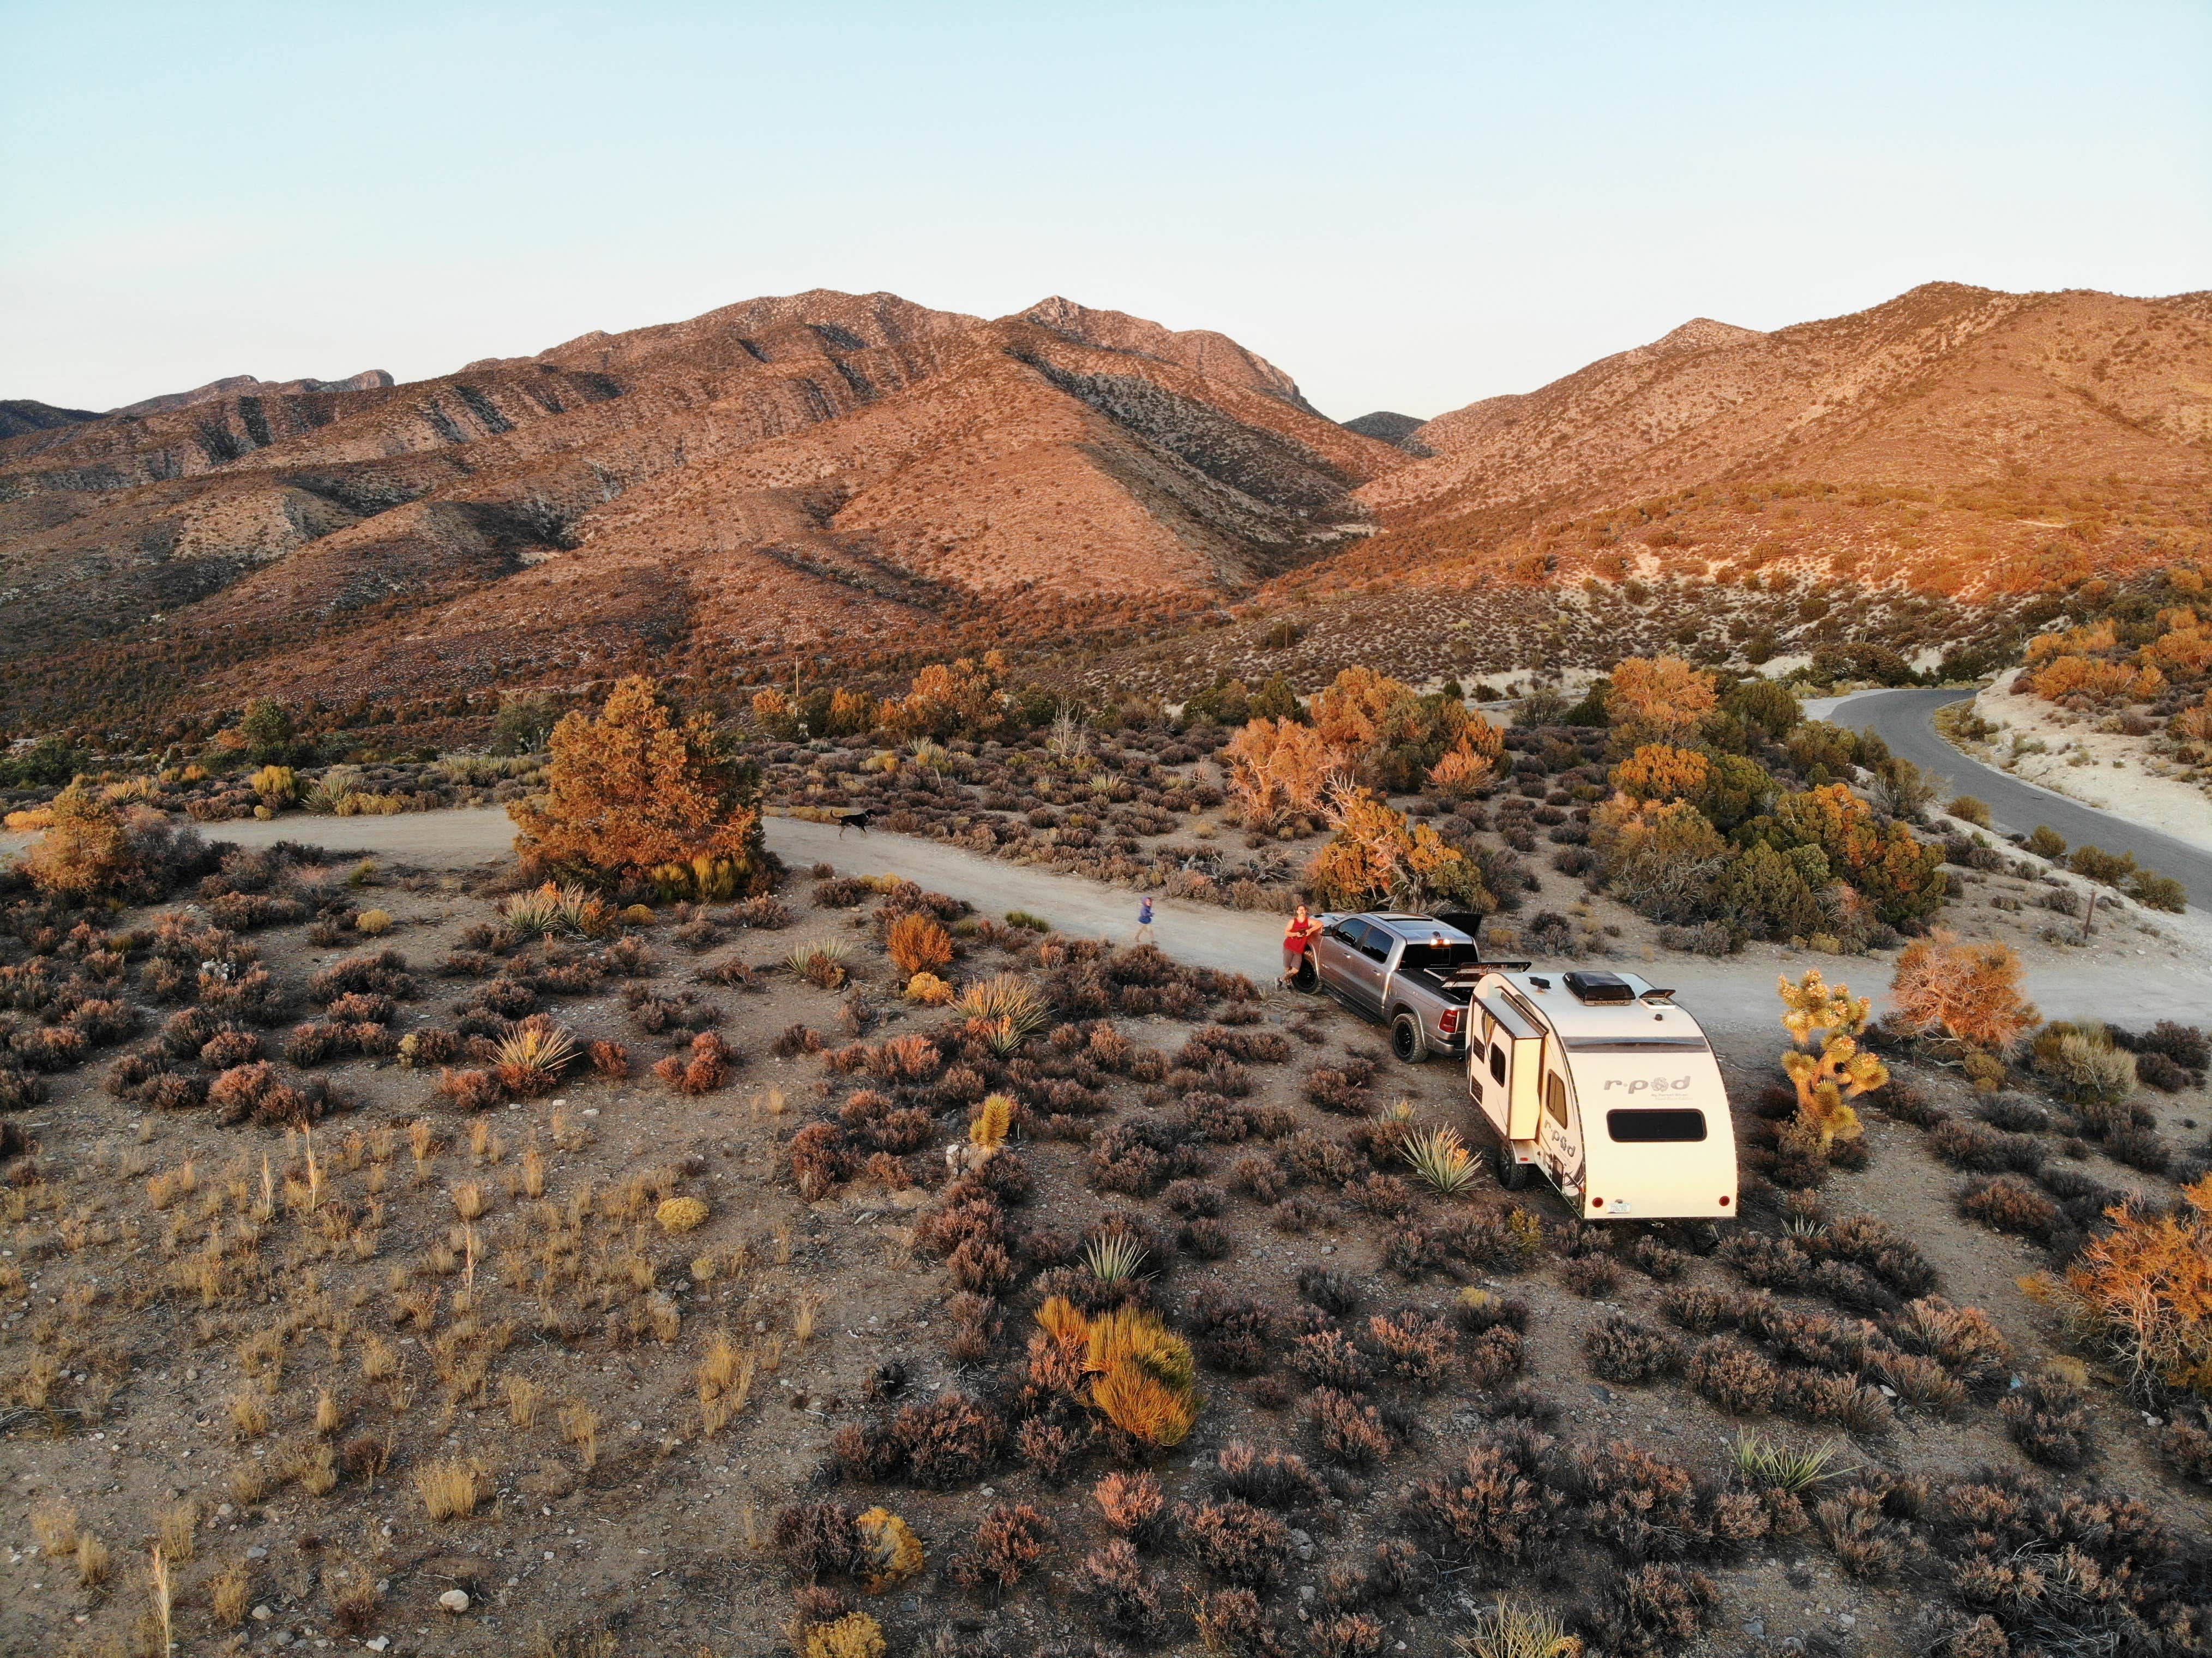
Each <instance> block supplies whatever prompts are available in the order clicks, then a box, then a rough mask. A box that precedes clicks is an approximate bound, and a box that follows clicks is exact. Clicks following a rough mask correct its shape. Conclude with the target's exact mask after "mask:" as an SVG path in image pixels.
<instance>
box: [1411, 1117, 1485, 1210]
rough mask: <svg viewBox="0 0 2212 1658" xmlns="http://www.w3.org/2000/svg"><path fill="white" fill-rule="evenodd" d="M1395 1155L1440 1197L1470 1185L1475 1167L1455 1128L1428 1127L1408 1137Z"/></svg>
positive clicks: (1465, 1144) (1472, 1157) (1447, 1195)
mask: <svg viewBox="0 0 2212 1658" xmlns="http://www.w3.org/2000/svg"><path fill="white" fill-rule="evenodd" d="M1398 1155H1399V1156H1400V1157H1403V1158H1405V1160H1406V1161H1407V1163H1411V1164H1412V1165H1413V1172H1414V1173H1415V1174H1416V1175H1419V1176H1420V1177H1421V1179H1422V1181H1424V1182H1425V1183H1426V1184H1427V1186H1428V1187H1430V1189H1431V1190H1432V1191H1435V1192H1437V1193H1441V1194H1442V1195H1443V1196H1444V1197H1448V1198H1452V1197H1457V1196H1458V1195H1459V1194H1460V1193H1462V1192H1464V1191H1466V1190H1467V1188H1468V1187H1470V1186H1472V1185H1474V1175H1475V1169H1476V1168H1477V1167H1478V1165H1477V1163H1475V1160H1474V1153H1472V1152H1471V1151H1468V1149H1467V1143H1466V1142H1465V1141H1464V1140H1462V1139H1460V1137H1459V1131H1458V1130H1457V1129H1456V1128H1450V1127H1443V1128H1431V1129H1430V1130H1429V1132H1428V1133H1425V1134H1414V1135H1412V1136H1409V1137H1408V1138H1407V1141H1406V1143H1405V1144H1404V1145H1401V1146H1400V1147H1399V1148H1398Z"/></svg>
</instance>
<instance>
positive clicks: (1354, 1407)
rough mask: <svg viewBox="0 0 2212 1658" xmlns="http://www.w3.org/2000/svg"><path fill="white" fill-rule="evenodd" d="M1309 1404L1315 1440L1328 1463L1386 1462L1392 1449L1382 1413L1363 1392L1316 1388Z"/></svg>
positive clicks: (1360, 1463)
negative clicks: (1353, 1392) (1368, 1400)
mask: <svg viewBox="0 0 2212 1658" xmlns="http://www.w3.org/2000/svg"><path fill="white" fill-rule="evenodd" d="M1311 1405H1312V1411H1313V1427H1314V1437H1315V1440H1316V1443H1318V1444H1319V1445H1320V1447H1321V1450H1322V1455H1324V1456H1326V1457H1328V1459H1329V1461H1332V1462H1340V1463H1343V1464H1345V1465H1346V1466H1347V1467H1355V1468H1362V1467H1368V1466H1370V1464H1373V1463H1376V1462H1381V1461H1386V1460H1387V1459H1388V1458H1389V1455H1390V1453H1391V1451H1392V1450H1393V1448H1395V1444H1394V1441H1393V1439H1392V1436H1391V1433H1390V1430H1389V1424H1387V1423H1385V1422H1384V1421H1383V1413H1382V1412H1381V1411H1379V1410H1378V1409H1376V1407H1375V1406H1373V1405H1371V1404H1370V1403H1368V1402H1367V1400H1366V1397H1365V1395H1364V1394H1352V1393H1340V1392H1338V1391H1337V1390H1336V1389H1335V1388H1315V1389H1314V1391H1313V1398H1312V1400H1311Z"/></svg>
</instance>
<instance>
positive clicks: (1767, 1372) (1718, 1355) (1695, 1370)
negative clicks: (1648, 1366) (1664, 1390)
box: [1687, 1336, 1780, 1416]
mask: <svg viewBox="0 0 2212 1658" xmlns="http://www.w3.org/2000/svg"><path fill="white" fill-rule="evenodd" d="M1687 1374H1688V1376H1689V1382H1690V1386H1691V1387H1692V1388H1695V1389H1697V1391H1698V1392H1699V1394H1701V1395H1703V1396H1704V1397H1705V1399H1707V1400H1710V1401H1711V1403H1712V1404H1714V1405H1715V1406H1717V1407H1719V1408H1720V1409H1721V1410H1723V1411H1725V1412H1728V1413H1729V1415H1730V1416H1759V1415H1763V1414H1764V1413H1765V1412H1767V1411H1769V1410H1771V1409H1772V1408H1773V1406H1774V1394H1775V1388H1777V1386H1778V1384H1779V1382H1780V1377H1779V1376H1778V1375H1777V1373H1776V1371H1775V1369H1774V1366H1773V1365H1772V1364H1771V1363H1769V1362H1768V1361H1767V1359H1766V1358H1765V1356H1764V1355H1763V1354H1761V1353H1760V1352H1759V1351H1758V1350H1757V1349H1755V1348H1753V1347H1749V1346H1747V1345H1745V1344H1744V1343H1742V1342H1741V1341H1738V1340H1736V1339H1735V1338H1734V1337H1732V1336H1712V1337H1709V1338H1708V1339H1705V1340H1704V1341H1701V1342H1699V1344H1698V1345H1697V1348H1696V1350H1695V1351H1692V1353H1691V1355H1690V1362H1689V1364H1688V1367H1687Z"/></svg>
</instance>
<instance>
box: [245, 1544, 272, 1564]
mask: <svg viewBox="0 0 2212 1658" xmlns="http://www.w3.org/2000/svg"><path fill="white" fill-rule="evenodd" d="M246 1558H247V1559H248V1560H266V1559H267V1558H269V1551H268V1550H266V1549H264V1548H263V1547H262V1546H261V1545H260V1544H258V1543H256V1544H255V1545H254V1546H252V1548H250V1549H248V1550H246Z"/></svg>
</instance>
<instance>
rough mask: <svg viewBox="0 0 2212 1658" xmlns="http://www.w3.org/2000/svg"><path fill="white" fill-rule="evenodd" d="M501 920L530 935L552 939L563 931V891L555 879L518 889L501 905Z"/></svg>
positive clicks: (511, 927)
mask: <svg viewBox="0 0 2212 1658" xmlns="http://www.w3.org/2000/svg"><path fill="white" fill-rule="evenodd" d="M499 913H500V919H501V920H503V921H505V922H506V923H507V926H508V927H509V928H510V929H511V930H513V932H519V933H520V934H522V935H523V936H524V937H526V938H550V937H551V936H552V935H553V934H555V933H556V932H560V931H562V925H561V891H560V889H559V888H558V887H556V886H555V885H554V884H552V883H551V882H550V881H549V882H547V883H546V884H544V886H542V887H539V888H538V889H537V890H534V891H531V892H518V893H516V894H515V895H514V896H513V897H511V898H509V899H508V900H507V902H505V903H503V904H501V906H500V910H499Z"/></svg>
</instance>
